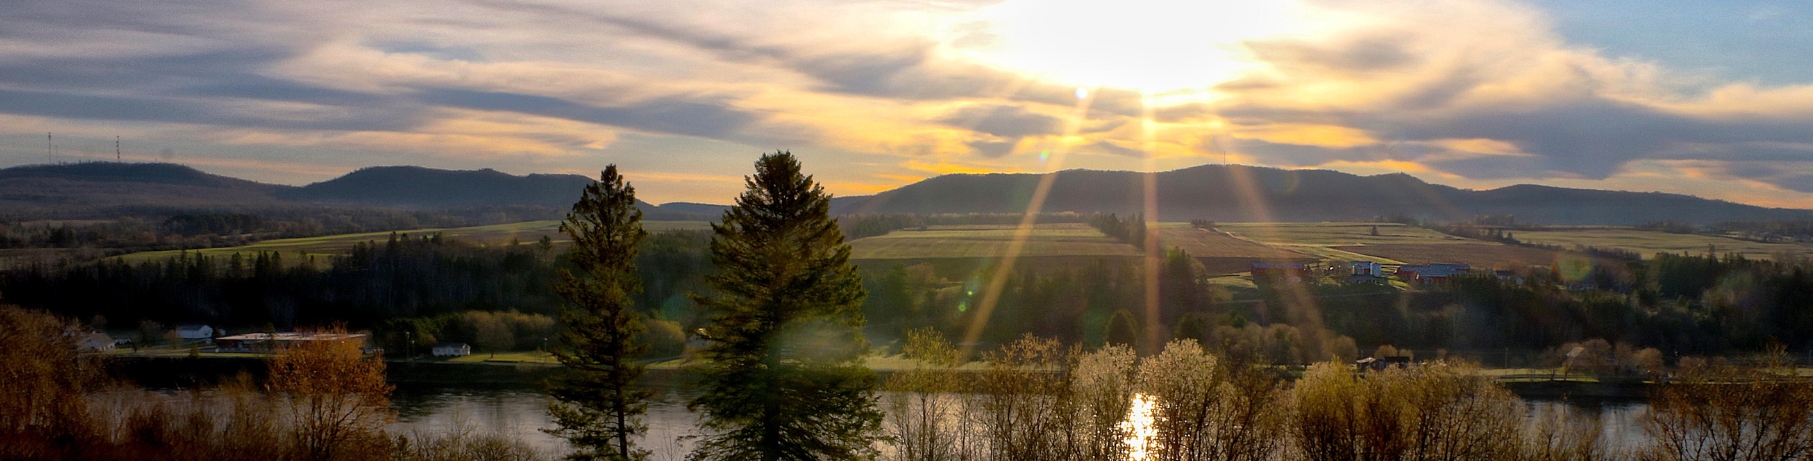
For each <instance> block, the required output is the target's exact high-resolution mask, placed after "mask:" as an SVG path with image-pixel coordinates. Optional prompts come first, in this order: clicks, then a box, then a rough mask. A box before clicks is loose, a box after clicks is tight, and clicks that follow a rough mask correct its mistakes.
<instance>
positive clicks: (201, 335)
mask: <svg viewBox="0 0 1813 461" xmlns="http://www.w3.org/2000/svg"><path fill="white" fill-rule="evenodd" d="M176 335H177V336H181V337H182V338H183V342H185V343H197V342H199V343H206V342H211V341H213V340H214V327H210V326H207V325H202V324H199V323H184V324H181V325H177V326H176Z"/></svg>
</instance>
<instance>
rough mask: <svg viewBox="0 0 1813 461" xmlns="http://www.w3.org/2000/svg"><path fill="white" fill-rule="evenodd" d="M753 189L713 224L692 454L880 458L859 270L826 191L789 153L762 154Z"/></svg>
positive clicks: (773, 460) (764, 459) (765, 460)
mask: <svg viewBox="0 0 1813 461" xmlns="http://www.w3.org/2000/svg"><path fill="white" fill-rule="evenodd" d="M755 166H756V171H755V174H754V175H753V176H749V177H747V178H745V182H746V183H747V184H748V187H749V189H748V190H747V191H745V192H744V193H743V195H741V196H739V197H737V201H736V206H734V207H732V208H731V209H730V210H728V211H725V212H724V217H723V220H722V221H723V223H722V224H714V225H712V231H713V233H714V236H713V238H712V241H711V259H712V262H713V263H715V264H716V265H717V268H718V272H717V273H716V274H714V275H712V276H711V277H710V279H709V281H708V284H709V285H710V287H711V288H712V289H713V290H714V291H715V292H716V293H717V295H715V296H695V299H696V300H697V301H698V303H699V304H700V305H701V306H702V307H704V308H706V310H707V312H709V313H710V315H711V323H710V326H708V327H707V328H706V329H705V335H704V336H705V338H706V340H707V346H706V349H705V351H704V357H705V358H706V359H707V361H706V362H705V365H703V369H702V370H701V373H700V374H701V376H700V384H701V386H702V387H703V392H702V393H701V394H700V395H699V396H698V397H697V398H695V399H693V401H692V402H691V403H690V404H689V405H688V408H690V409H692V410H693V411H697V412H700V413H701V414H702V416H703V418H704V422H703V424H702V428H703V432H704V435H703V436H702V437H701V439H700V441H699V444H698V445H697V447H696V448H695V449H694V451H693V453H692V454H691V455H690V457H689V459H693V460H761V461H778V460H818V459H859V458H872V457H874V456H875V453H874V449H873V448H871V443H872V442H873V441H874V439H875V437H876V436H877V432H878V430H879V429H880V426H881V418H882V414H881V412H880V411H879V410H877V409H876V403H875V396H874V394H873V393H872V392H871V390H872V389H873V388H874V387H875V384H876V377H875V373H874V372H872V371H870V370H869V369H867V368H865V367H863V365H862V362H861V361H862V356H863V354H864V353H866V352H867V351H868V341H867V340H866V339H865V338H864V337H863V334H862V325H863V318H862V315H861V313H860V312H861V311H860V308H861V306H862V301H863V298H864V292H863V289H862V279H861V277H860V276H858V275H857V273H856V269H855V267H853V266H851V265H850V263H849V259H850V246H849V245H845V244H844V242H843V233H842V232H841V231H839V230H838V227H837V223H836V222H835V221H832V220H831V218H830V213H829V212H830V205H831V197H830V195H829V194H826V193H825V192H824V188H823V187H820V186H818V185H817V184H815V183H814V182H813V180H812V178H811V177H809V176H805V175H803V174H801V173H800V166H799V162H798V161H797V160H795V159H794V157H793V154H791V153H788V152H777V153H774V154H770V155H763V156H762V158H761V160H758V161H756V164H755Z"/></svg>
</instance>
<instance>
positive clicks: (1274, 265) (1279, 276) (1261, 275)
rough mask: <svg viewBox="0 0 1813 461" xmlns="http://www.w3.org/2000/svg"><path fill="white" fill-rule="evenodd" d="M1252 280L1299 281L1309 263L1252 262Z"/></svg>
mask: <svg viewBox="0 0 1813 461" xmlns="http://www.w3.org/2000/svg"><path fill="white" fill-rule="evenodd" d="M1252 271H1253V280H1254V281H1259V280H1267V281H1273V282H1293V283H1294V282H1301V281H1303V274H1304V273H1305V272H1308V271H1309V265H1308V264H1305V263H1300V262H1288V261H1286V262H1272V261H1255V262H1253V269H1252Z"/></svg>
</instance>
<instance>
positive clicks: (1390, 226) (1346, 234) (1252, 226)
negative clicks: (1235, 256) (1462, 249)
mask: <svg viewBox="0 0 1813 461" xmlns="http://www.w3.org/2000/svg"><path fill="white" fill-rule="evenodd" d="M1215 227H1216V228H1217V229H1220V230H1223V231H1226V232H1228V233H1231V234H1234V235H1235V236H1238V237H1242V238H1246V239H1249V240H1254V241H1258V242H1264V243H1270V244H1274V245H1312V246H1323V247H1331V246H1355V245H1377V244H1387V243H1394V244H1403V243H1427V244H1441V243H1468V242H1475V240H1471V239H1464V238H1460V237H1455V236H1451V235H1448V234H1443V233H1440V232H1436V231H1432V230H1429V229H1424V228H1421V227H1412V226H1406V225H1403V224H1396V223H1364V222H1350V223H1339V222H1337V223H1327V222H1324V223H1220V224H1216V226H1215ZM1374 228H1377V229H1378V235H1372V231H1373V229H1374Z"/></svg>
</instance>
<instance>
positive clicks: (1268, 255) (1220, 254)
mask: <svg viewBox="0 0 1813 461" xmlns="http://www.w3.org/2000/svg"><path fill="white" fill-rule="evenodd" d="M1157 230H1158V242H1159V245H1162V246H1164V247H1165V248H1179V249H1182V250H1183V251H1184V252H1185V253H1188V254H1189V255H1190V256H1191V257H1193V258H1196V260H1197V261H1198V262H1200V263H1202V266H1203V270H1204V271H1205V272H1207V273H1210V274H1225V273H1230V272H1244V271H1246V270H1248V269H1251V268H1252V262H1253V261H1256V260H1280V259H1284V260H1301V259H1315V258H1316V256H1314V255H1310V254H1305V253H1302V252H1297V251H1290V250H1286V249H1281V248H1278V247H1274V246H1271V245H1266V244H1263V243H1258V242H1253V241H1250V240H1245V239H1241V238H1237V237H1234V236H1231V235H1228V234H1225V233H1223V232H1221V231H1219V230H1215V229H1198V228H1195V227H1192V226H1190V225H1189V224H1188V223H1159V226H1158V228H1157Z"/></svg>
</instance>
